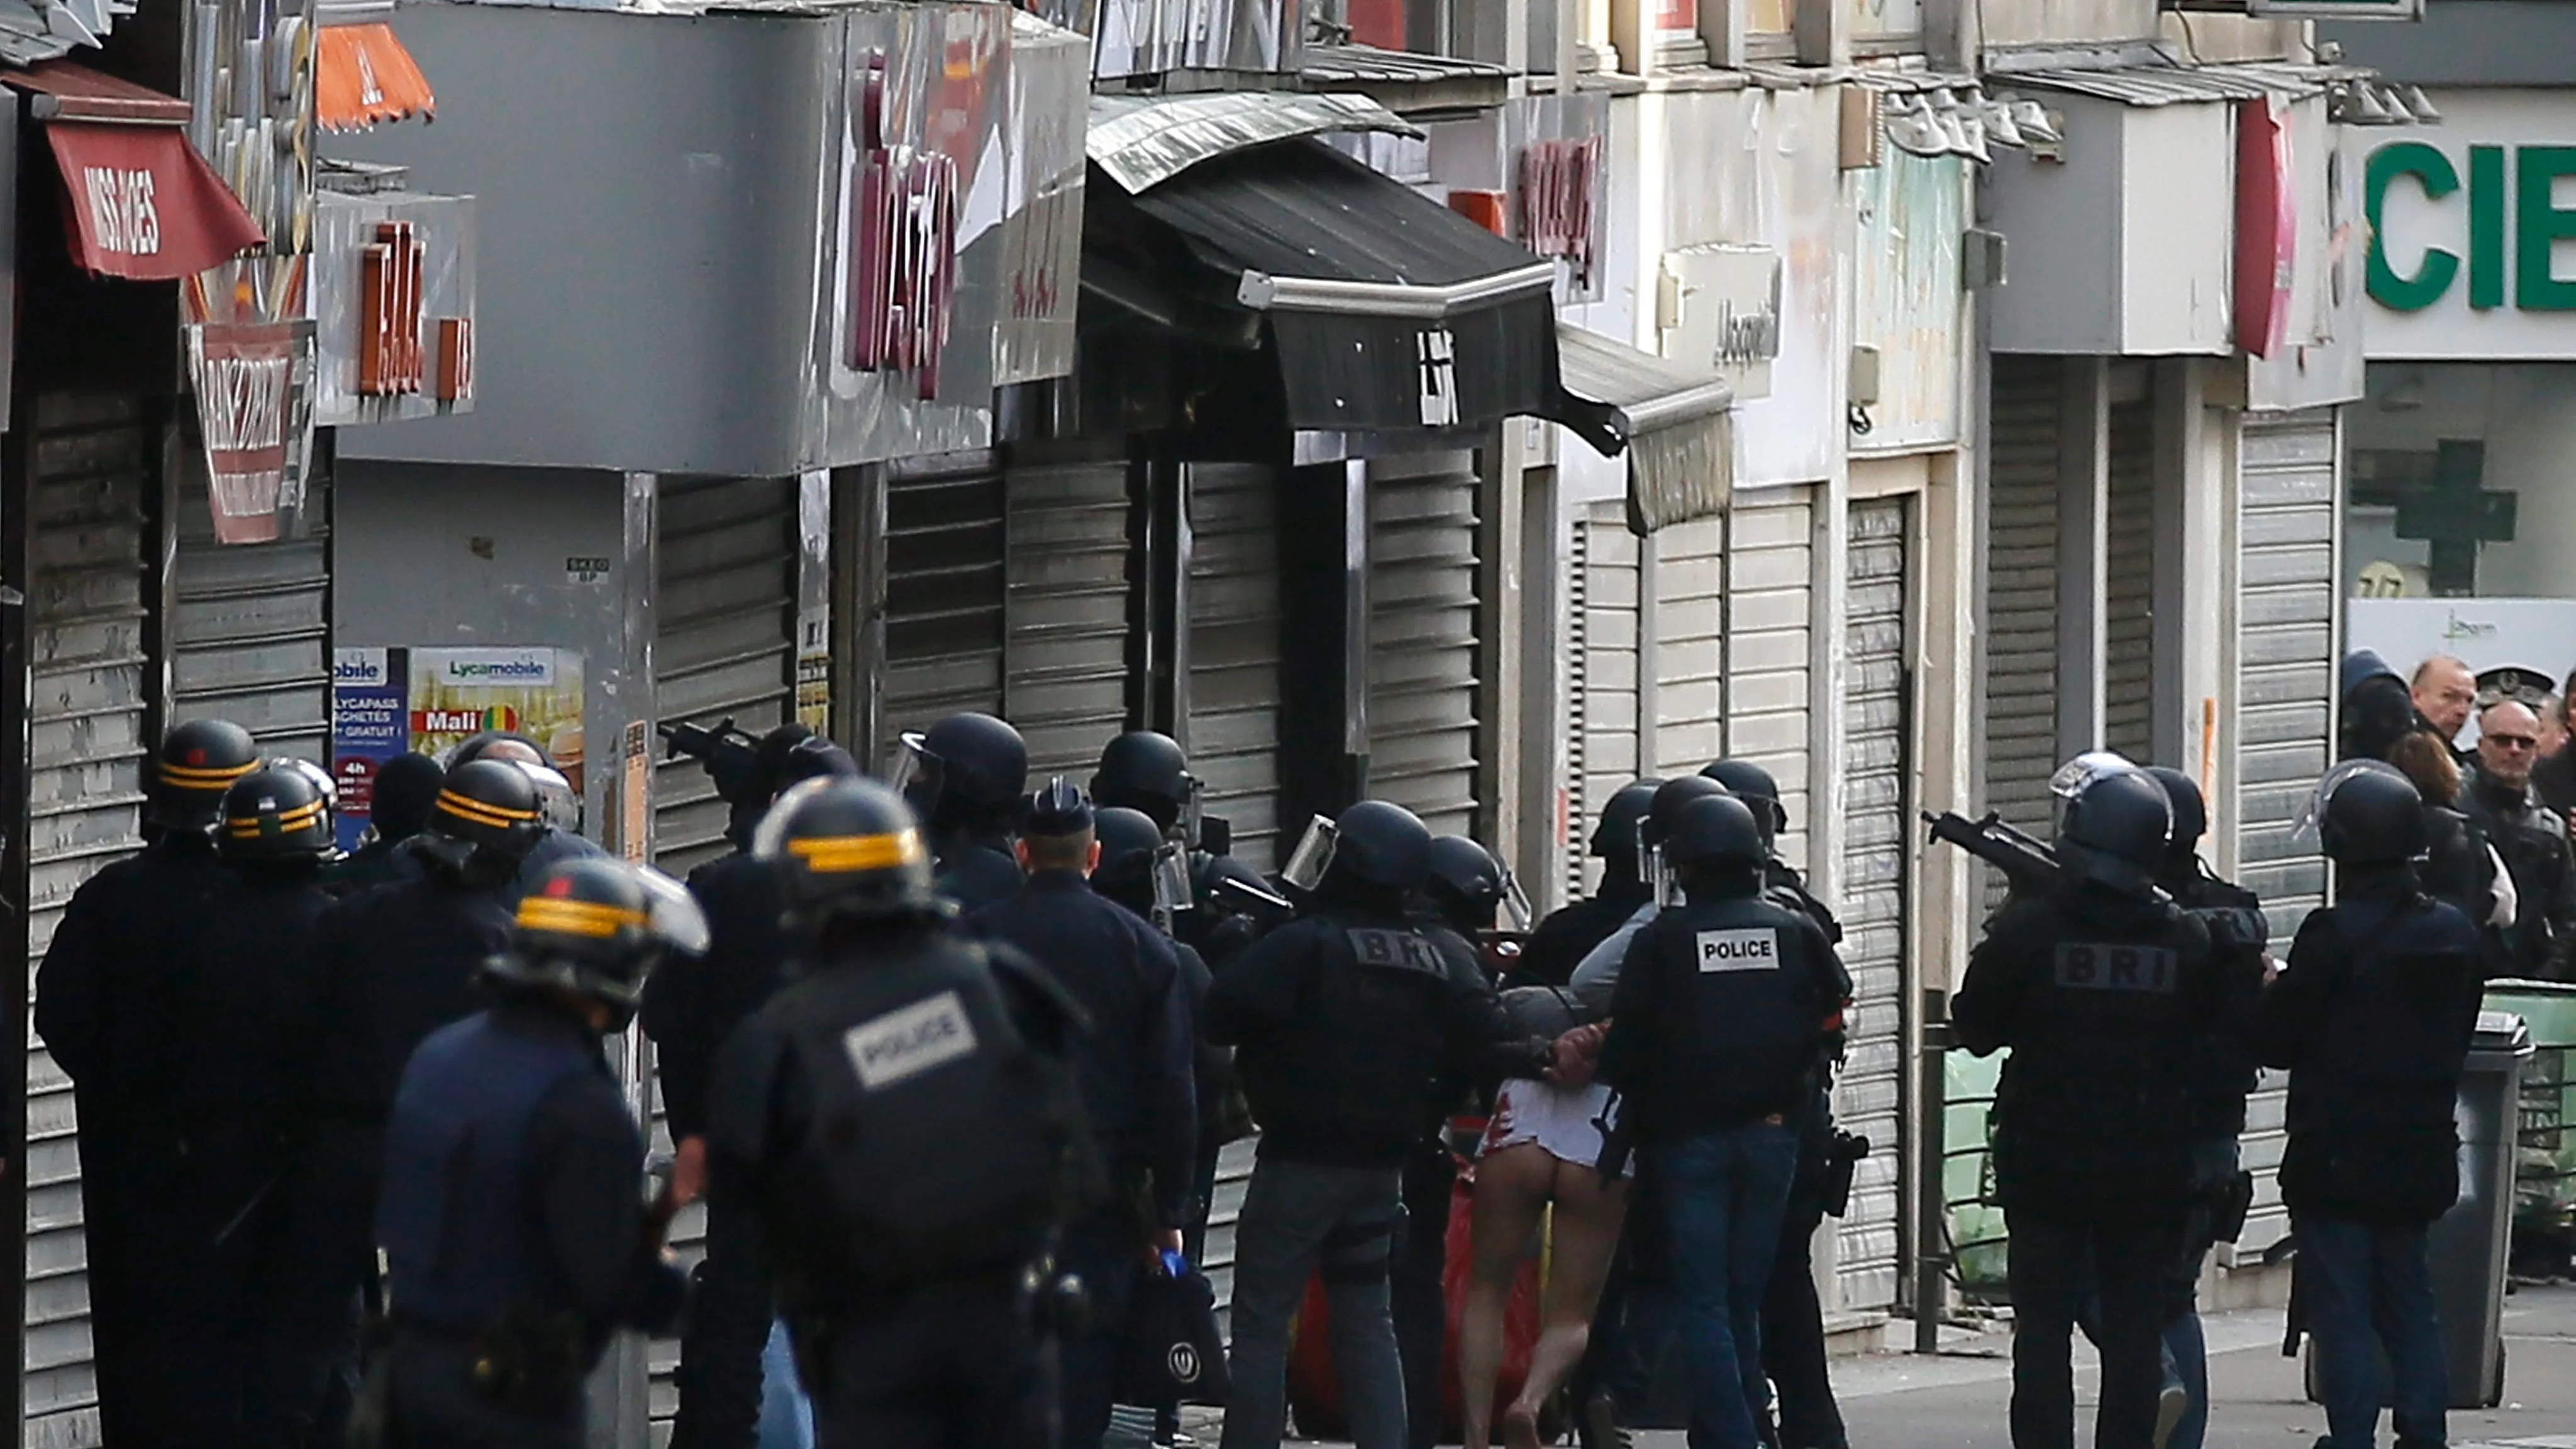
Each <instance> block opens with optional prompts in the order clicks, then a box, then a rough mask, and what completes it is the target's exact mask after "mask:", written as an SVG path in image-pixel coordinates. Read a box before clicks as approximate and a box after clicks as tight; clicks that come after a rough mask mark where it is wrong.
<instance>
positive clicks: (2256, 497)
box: [2219, 409, 2343, 1254]
mask: <svg viewBox="0 0 2576 1449" xmlns="http://www.w3.org/2000/svg"><path fill="white" fill-rule="evenodd" d="M2238 447H2239V452H2238V460H2239V468H2238V478H2239V485H2238V486H2239V497H2240V502H2239V505H2238V507H2239V512H2238V514H2237V538H2238V547H2239V550H2240V554H2239V557H2238V561H2237V589H2238V594H2237V610H2236V617H2237V676H2236V700H2237V715H2236V769H2235V779H2234V782H2233V783H2234V786H2235V788H2234V790H2233V792H2232V795H2233V802H2232V803H2233V804H2234V806H2235V810H2234V821H2233V824H2234V828H2235V831H2236V862H2237V877H2238V880H2239V881H2240V882H2241V883H2242V884H2243V885H2244V886H2245V888H2246V889H2248V890H2251V891H2254V892H2256V893H2258V894H2259V895H2261V896H2262V897H2263V905H2264V909H2265V911H2266V913H2267V914H2269V915H2270V917H2271V920H2272V939H2273V941H2274V942H2275V943H2277V944H2276V945H2275V947H2274V950H2275V951H2276V952H2277V953H2279V954H2282V955H2287V954H2288V948H2289V942H2290V940H2291V939H2292V938H2293V937H2294V936H2296V935H2297V934H2298V929H2299V923H2300V922H2301V921H2303V920H2305V919H2306V918H2307V914H2308V912H2309V911H2311V910H2314V909H2316V908H2317V907H2318V906H2321V905H2323V904H2325V891H2326V866H2325V861H2324V859H2323V858H2322V857H2321V856H2319V855H2317V854H2316V853H2315V852H2314V851H2309V850H2302V849H2301V848H2300V847H2299V846H2298V845H2296V844H2295V843H2293V842H2292V840H2291V839H2290V834H2291V832H2292V830H2293V829H2295V828H2296V826H2297V823H2298V818H2299V814H2300V812H2301V810H2302V808H2303V807H2304V806H2305V805H2306V803H2307V798H2308V793H2309V791H2310V790H2312V789H2313V788H2314V787H2315V785H2316V781H2317V777H2318V776H2319V775H2322V774H2324V773H2325V770H2326V767H2327V765H2328V764H2329V763H2331V762H2332V760H2333V758H2334V716H2333V698H2334V692H2335V662H2336V659H2337V657H2338V651H2337V649H2336V646H2335V565H2334V554H2335V501H2336V498H2337V496H2338V492H2339V490H2338V488H2337V482H2338V478H2337V474H2338V470H2339V468H2340V466H2341V459H2342V457H2343V449H2342V446H2341V443H2340V441H2339V439H2338V437H2337V435H2336V431H2335V414H2334V412H2333V411H2332V410H2330V409H2319V410H2316V411H2313V412H2303V413H2291V414H2287V415H2284V416H2281V417H2277V418H2250V417H2249V418H2247V419H2246V421H2245V431H2244V436H2243V438H2242V440H2241V441H2240V443H2239V445H2238ZM2219 813H2220V815H2221V816H2222V818H2223V817H2224V816H2226V814H2227V813H2228V812H2226V811H2224V810H2222V811H2220V812H2219ZM2283 1081H2284V1079H2283V1078H2282V1077H2281V1075H2280V1074H2278V1073H2270V1074H2267V1075H2266V1078H2265V1080H2264V1083H2263V1087H2264V1090H2262V1091H2261V1092H2258V1093H2256V1094H2255V1097H2254V1099H2253V1100H2252V1101H2251V1102H2249V1103H2248V1104H2247V1107H2246V1124H2245V1138H2244V1149H2245V1165H2246V1167H2248V1168H2249V1169H2251V1170H2252V1171H2253V1173H2254V1183H2255V1205H2254V1210H2253V1212H2252V1213H2251V1214H2249V1215H2248V1216H2247V1219H2246V1224H2245V1233H2244V1236H2243V1237H2242V1238H2241V1239H2240V1240H2239V1241H2238V1245H2237V1246H2238V1251H2239V1252H2240V1253H2242V1254H2250V1253H2257V1252H2260V1251H2262V1250H2263V1249H2265V1248H2267V1247H2270V1246H2271V1245H2272V1244H2274V1243H2276V1242H2278V1241H2279V1240H2280V1239H2281V1238H2282V1237H2283V1236H2284V1235H2286V1234H2287V1233H2288V1232H2289V1227H2290V1225H2289V1218H2288V1216H2287V1215H2286V1213H2285V1212H2284V1210H2283V1209H2282V1207H2281V1201H2280V1183H2279V1181H2278V1173H2277V1171H2276V1169H2277V1168H2278V1167H2279V1165H2280V1161H2281V1149H2282V1147H2283V1146H2284V1143H2285V1138H2284V1123H2283V1113H2284V1112H2285V1111H2286V1110H2287V1106H2288V1103H2287V1101H2286V1096H2285V1093H2284V1092H2283V1091H2282V1085H2283Z"/></svg>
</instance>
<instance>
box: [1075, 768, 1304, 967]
mask: <svg viewBox="0 0 2576 1449" xmlns="http://www.w3.org/2000/svg"><path fill="white" fill-rule="evenodd" d="M1198 796H1199V781H1198V777H1197V776H1195V775H1192V774H1191V773H1190V769H1189V759H1188V757H1187V756H1186V755H1185V754H1183V753H1182V750H1181V747H1180V744H1179V742H1178V741H1176V740H1174V739H1173V738H1172V737H1171V736H1169V735H1166V734H1159V733H1156V732H1155V731H1153V730H1129V731H1128V732H1126V733H1125V734H1122V735H1119V736H1117V737H1116V738H1114V739H1112V740H1111V741H1110V742H1109V743H1108V744H1107V745H1106V746H1104V747H1103V748H1102V749H1101V751H1100V768H1099V769H1098V770H1097V771H1095V772H1094V773H1093V774H1092V777H1091V802H1092V804H1093V805H1095V806H1097V807H1099V808H1101V809H1104V810H1111V809H1123V810H1134V811H1136V812H1138V813H1139V814H1142V815H1143V816H1145V818H1147V819H1149V820H1151V821H1153V822H1154V827H1155V828H1156V829H1157V830H1160V831H1161V832H1162V833H1163V834H1164V835H1165V836H1167V837H1171V838H1174V839H1177V840H1179V841H1180V843H1181V845H1182V846H1183V847H1184V848H1185V849H1186V850H1187V852H1188V859H1187V864H1188V867H1189V882H1190V903H1189V904H1190V910H1189V911H1188V913H1186V914H1184V915H1182V916H1179V917H1177V918H1176V919H1175V922H1174V925H1175V928H1176V930H1177V934H1178V938H1179V939H1180V940H1181V941H1183V942H1185V943H1186V944H1188V945H1189V946H1191V947H1192V948H1194V949H1196V950H1197V951H1198V952H1199V954H1200V955H1201V956H1203V957H1204V958H1206V960H1207V961H1208V963H1209V964H1210V965H1211V966H1222V965H1224V964H1225V963H1226V962H1227V961H1230V960H1232V959H1233V958H1234V955H1235V953H1236V952H1238V951H1241V950H1242V949H1243V948H1244V947H1245V946H1248V945H1250V944H1251V943H1252V942H1253V941H1254V940H1255V939H1257V938H1258V937H1259V936H1260V934H1261V932H1260V928H1259V927H1258V926H1257V925H1256V924H1255V923H1254V922H1253V921H1252V920H1251V919H1250V918H1248V917H1247V916H1245V915H1244V914H1243V913H1242V912H1241V911H1240V910H1237V909H1236V908H1234V907H1233V906H1231V905H1229V904H1227V902H1226V899H1225V898H1224V897H1223V896H1222V895H1221V894H1220V892H1219V884H1220V882H1222V881H1225V880H1228V879H1232V880H1235V881H1238V882H1241V883H1242V884H1244V885H1247V886H1251V887H1254V888H1256V889H1257V890H1259V891H1260V892H1261V893H1263V894H1267V893H1268V889H1269V888H1268V885H1267V884H1266V883H1265V882H1264V881H1263V880H1262V879H1261V877H1260V876H1259V875H1258V874H1256V873H1255V872H1254V871H1252V870H1251V869H1250V868H1249V867H1247V866H1244V865H1242V864H1240V863H1238V862H1237V861H1235V860H1234V859H1233V858H1231V857H1230V856H1229V855H1227V854H1226V852H1227V851H1228V850H1229V849H1230V848H1231V842H1230V841H1229V840H1227V839H1224V838H1221V835H1222V834H1223V832H1220V831H1219V830H1218V829H1217V828H1216V827H1217V826H1219V825H1221V824H1222V822H1219V821H1212V820H1211V821H1202V820H1201V819H1200V818H1199V815H1198V811H1197V805H1198Z"/></svg>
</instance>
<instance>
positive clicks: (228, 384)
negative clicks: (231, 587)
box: [187, 322, 313, 543]
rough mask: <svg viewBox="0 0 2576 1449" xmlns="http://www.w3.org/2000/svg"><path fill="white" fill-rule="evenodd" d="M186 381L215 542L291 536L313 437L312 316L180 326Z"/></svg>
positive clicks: (297, 527)
mask: <svg viewBox="0 0 2576 1449" xmlns="http://www.w3.org/2000/svg"><path fill="white" fill-rule="evenodd" d="M187 340H188V382H189V386H190V387H191V389H192V390H193V391H194V392H195V393H196V395H197V425H198V429H199V432H200V434H201V436H202V437H203V439H204V442H205V462H206V482H207V488H206V494H207V498H208V500H209V501H210V504H211V506H212V508H213V512H214V525H215V541H216V542H218V543H267V542H270V541H272V540H275V539H279V538H288V537H301V536H302V535H303V533H304V531H305V524H304V478H305V475H304V463H305V455H306V452H307V450H308V448H309V447H310V445H311V443H312V441H313V324H312V323H310V322H207V323H201V324H199V325H197V326H193V327H190V328H189V329H188V332H187Z"/></svg>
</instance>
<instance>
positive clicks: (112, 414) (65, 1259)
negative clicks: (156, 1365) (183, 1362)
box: [21, 394, 160, 1445]
mask: <svg viewBox="0 0 2576 1449" xmlns="http://www.w3.org/2000/svg"><path fill="white" fill-rule="evenodd" d="M21 425H22V426H26V425H27V424H26V423H24V422H22V424H21ZM32 426H33V428H34V430H35V434H36V436H35V438H34V441H33V445H32V447H33V453H34V466H33V474H34V476H33V479H32V482H31V487H30V489H29V494H30V508H29V517H28V531H29V540H28V552H29V554H30V555H31V559H32V564H31V567H30V569H29V581H28V585H29V586H28V598H27V604H26V608H27V610H28V619H27V633H28V641H27V643H28V659H29V671H30V675H31V678H30V681H29V688H28V691H27V702H28V716H29V718H28V738H27V772H28V779H27V806H28V815H29V819H28V822H27V883H26V892H27V893H26V902H27V945H28V949H29V951H30V953H31V955H32V958H33V959H34V960H36V961H41V960H42V959H43V958H44V954H45V947H46V946H47V945H49V944H50V943H51V942H52V941H53V937H54V929H55V927H56V926H58V925H60V924H61V921H62V913H63V907H64V906H65V905H67V904H69V903H70V901H71V898H72V893H73V892H74V891H77V890H78V889H80V886H81V884H82V882H84V881H86V880H88V879H89V878H90V877H91V876H92V875H94V874H96V873H97V872H98V870H99V868H100V867H102V866H105V865H108V864H110V863H112V862H114V861H116V860H118V859H120V858H122V857H124V856H126V855H128V854H130V853H132V852H133V851H134V850H136V849H137V848H138V847H140V846H141V845H142V843H143V841H142V827H143V809H142V807H143V789H144V772H145V769H146V768H147V757H148V755H149V753H150V748H151V746H150V742H149V741H147V740H146V739H145V738H144V735H143V731H144V722H145V714H144V712H145V707H146V702H147V700H148V698H149V696H150V692H151V689H150V684H149V683H148V680H149V670H150V668H151V660H150V658H149V656H148V654H147V653H146V648H145V639H146V627H145V625H146V605H145V599H144V591H143V581H144V556H145V555H144V499H145V494H146V489H147V488H148V487H149V485H150V480H151V478H152V476H153V473H154V471H155V469H154V462H155V459H156V456H157V453H158V450H159V448H160V435H159V432H158V430H157V429H155V428H153V427H151V426H150V425H149V423H148V420H147V415H146V413H145V411H144V410H143V409H142V408H141V407H140V406H139V405H138V404H137V403H136V402H135V400H134V399H131V398H127V397H121V396H109V395H72V394H48V395H45V396H41V397H39V398H37V399H36V402H35V418H34V419H33V423H32ZM74 1116H75V1114H74V1111H73V1105H72V1095H71V1081H70V1079H69V1078H68V1077H66V1076H65V1075H64V1074H63V1073H62V1071H61V1069H59V1068H57V1067H56V1066H55V1065H54V1061H53V1057H52V1055H51V1054H50V1053H48V1052H46V1051H45V1049H44V1047H43V1044H42V1043H36V1044H35V1045H34V1046H33V1048H32V1049H31V1050H30V1052H29V1053H28V1059H27V1149H26V1162H25V1165H24V1167H23V1169H22V1170H23V1171H24V1173H25V1174H26V1184H27V1266H26V1272H27V1320H26V1321H27V1342H26V1357H25V1363H24V1373H25V1381H24V1389H25V1393H26V1409H27V1418H28V1421H29V1422H28V1425H27V1433H26V1441H27V1442H28V1443H30V1444H48V1445H86V1444H95V1443H97V1442H98V1441H99V1432H98V1389H97V1381H96V1376H95V1373H94V1371H93V1369H92V1367H91V1362H90V1324H89V1284H88V1280H87V1277H86V1272H85V1268H86V1263H87V1253H86V1249H85V1247H84V1245H83V1243H82V1241H81V1221H82V1218H81V1193H80V1156H79V1145H78V1142H77V1140H76V1136H75V1133H76V1128H77V1123H76V1122H75V1120H74Z"/></svg>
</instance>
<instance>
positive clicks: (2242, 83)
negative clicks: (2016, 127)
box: [1988, 62, 2328, 107]
mask: <svg viewBox="0 0 2576 1449" xmlns="http://www.w3.org/2000/svg"><path fill="white" fill-rule="evenodd" d="M2327 75H2328V72H2327V71H2326V70H2324V69H2323V68H2320V67H2314V66H2299V65H2290V64H2286V63H2278V62H2275V63H2261V62H2253V63H2240V64H2230V65H2176V64H2166V63H2151V64H2143V65H2125V66H2110V67H2105V68H2103V69H2099V70H2094V69H2067V70H2029V71H2015V72H2013V73H2012V74H2010V75H1995V76H1990V77H1988V81H1989V83H1990V84H1992V85H1995V86H1998V87H2001V86H2006V85H2010V86H2016V87H2022V88H2025V89H2030V90H2050V91H2064V92H2067V93H2069V94H2072V95H2079V96H2092V97H2094V98H2095V99H2097V100H2105V101H2117V102H2118V103H2120V104H2121V105H2124V106H2146V107H2153V106H2172V105H2188V104H2194V103H2207V102H2212V101H2259V100H2262V99H2263V98H2264V97H2266V96H2291V97H2296V96H2313V95H2319V94H2322V93H2323V92H2324V90H2325V82H2326V79H2327Z"/></svg>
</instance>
